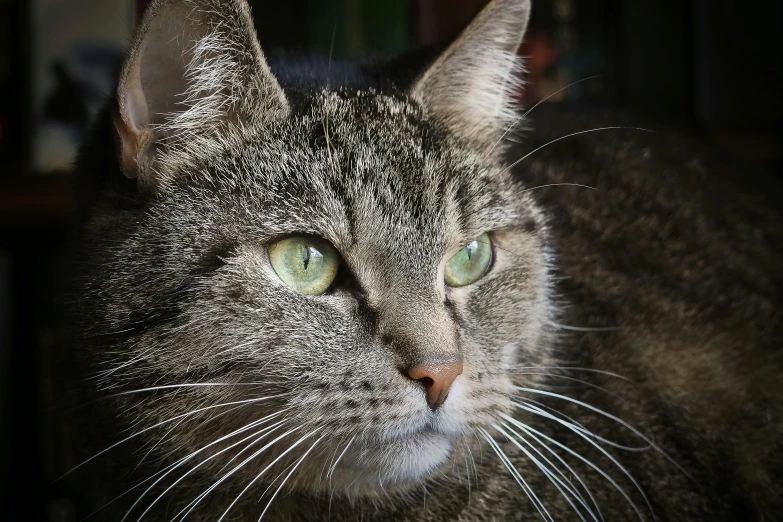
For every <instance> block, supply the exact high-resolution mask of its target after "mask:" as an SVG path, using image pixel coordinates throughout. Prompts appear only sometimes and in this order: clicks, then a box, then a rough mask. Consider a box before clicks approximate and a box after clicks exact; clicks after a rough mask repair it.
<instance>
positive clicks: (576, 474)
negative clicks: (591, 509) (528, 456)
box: [504, 423, 604, 520]
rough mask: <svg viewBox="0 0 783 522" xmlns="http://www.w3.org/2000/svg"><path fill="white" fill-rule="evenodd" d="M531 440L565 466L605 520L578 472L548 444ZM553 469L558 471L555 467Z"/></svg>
mask: <svg viewBox="0 0 783 522" xmlns="http://www.w3.org/2000/svg"><path fill="white" fill-rule="evenodd" d="M504 426H506V427H507V428H508V430H509V431H511V432H512V433H514V434H515V435H517V436H519V437H522V434H520V433H518V432H516V431H515V430H514V429H513V428H512V427H511V426H509V425H508V424H506V423H504ZM528 435H530V434H528ZM531 438H532V440H533V441H535V442H537V443H538V444H539V445H541V447H542V448H543V449H545V450H546V451H547V452H549V454H551V455H552V456H553V457H554V458H555V459H557V461H558V462H560V463H561V464H562V465H563V466H565V468H566V469H567V470H568V471H569V472H570V473H571V474H572V475H573V476H574V477H575V478H576V480H577V481H578V482H579V484H581V485H582V488H583V489H584V490H585V492H586V493H587V495H588V496H589V497H590V500H592V502H593V505H594V506H595V509H596V511H598V516H599V517H600V518H601V520H603V519H604V517H603V514H602V513H601V507H600V506H599V505H598V501H597V500H596V499H595V497H594V496H593V493H592V491H590V488H588V487H587V484H585V483H584V481H583V480H582V477H581V476H580V475H579V473H577V472H576V470H574V469H573V468H572V467H571V466H570V465H569V464H568V463H567V462H566V461H565V460H563V458H562V457H561V456H560V455H558V454H557V452H556V451H554V450H552V448H550V447H549V446H547V445H546V444H544V443H543V442H541V441H540V440H538V439H536V438H535V437H533V436H532V435H531ZM526 443H527V444H528V445H530V446H531V448H533V446H532V443H530V441H526ZM534 449H535V448H534ZM536 452H537V453H539V452H538V451H537V450H536ZM544 458H546V457H544ZM547 462H549V461H548V460H547ZM552 467H553V468H555V469H557V468H556V467H555V466H554V465H553V466H552ZM561 476H563V477H565V476H564V475H563V474H562V473H561ZM569 482H570V481H569Z"/></svg>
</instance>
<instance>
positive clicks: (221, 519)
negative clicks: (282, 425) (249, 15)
mask: <svg viewBox="0 0 783 522" xmlns="http://www.w3.org/2000/svg"><path fill="white" fill-rule="evenodd" d="M320 430H321V428H316V429H314V430H313V431H311V432H310V433H308V434H307V435H305V436H304V437H301V438H300V439H299V440H297V441H296V442H295V443H293V444H292V445H291V446H289V447H288V449H287V450H285V451H284V452H282V453H281V454H280V455H278V456H277V458H275V459H274V460H273V461H272V462H270V463H269V465H267V466H266V467H265V468H264V469H263V470H261V472H260V473H259V474H258V475H256V476H255V478H253V480H251V481H250V482H249V483H248V485H247V486H245V488H244V489H243V490H242V491H240V492H239V495H237V497H236V498H235V499H234V500H233V501H232V502H231V504H229V506H228V507H227V508H226V510H225V511H224V512H223V514H222V515H220V518H218V519H217V522H222V521H223V519H224V518H225V517H226V515H227V514H228V512H229V511H231V508H233V507H234V505H236V503H237V502H239V499H240V498H242V495H244V494H245V492H247V490H248V489H250V487H251V486H252V485H253V484H254V483H255V482H256V481H257V480H258V479H259V478H261V477H262V476H263V475H264V474H265V473H266V472H267V471H268V470H269V469H270V468H271V467H272V466H274V465H275V464H277V462H278V461H279V460H280V459H282V458H283V457H285V456H286V455H287V454H288V453H290V452H291V451H292V450H293V449H294V448H296V447H297V446H298V445H299V444H301V443H302V442H304V441H305V440H307V439H308V438H310V437H311V436H312V435H314V434H316V433H318V432H319V431H320ZM319 440H320V439H319ZM273 442H274V441H273ZM252 458H255V454H254V455H253V456H251V457H250V458H249V459H248V460H250V459H252ZM245 462H247V460H246V461H245ZM243 464H244V463H243ZM186 514H187V513H186ZM183 519H184V517H183Z"/></svg>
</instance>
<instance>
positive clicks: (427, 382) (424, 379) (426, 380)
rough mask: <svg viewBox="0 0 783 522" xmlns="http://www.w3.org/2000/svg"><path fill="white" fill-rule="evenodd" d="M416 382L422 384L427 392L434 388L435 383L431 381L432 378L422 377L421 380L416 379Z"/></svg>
mask: <svg viewBox="0 0 783 522" xmlns="http://www.w3.org/2000/svg"><path fill="white" fill-rule="evenodd" d="M416 381H418V382H420V383H422V384H423V385H424V388H425V389H427V390H429V389H430V388H432V387H433V386H435V381H434V380H433V379H432V377H422V378H421V379H416Z"/></svg>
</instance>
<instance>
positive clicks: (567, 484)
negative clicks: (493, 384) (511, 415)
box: [493, 423, 598, 522]
mask: <svg viewBox="0 0 783 522" xmlns="http://www.w3.org/2000/svg"><path fill="white" fill-rule="evenodd" d="M493 427H494V428H495V429H496V430H498V431H499V432H500V433H501V434H503V435H504V436H505V437H506V438H507V439H508V440H509V442H511V443H512V444H514V445H515V446H516V447H517V448H519V449H520V450H521V451H522V452H523V453H524V454H525V455H526V456H527V457H528V458H529V459H530V460H531V461H533V463H534V464H535V465H536V466H538V467H539V469H540V470H541V471H542V472H544V475H546V477H547V478H548V479H549V481H550V482H552V484H553V485H554V486H555V488H557V490H558V491H559V492H560V494H561V495H563V497H564V498H565V499H566V502H568V504H569V505H570V506H571V507H572V508H573V510H574V511H575V512H576V514H577V515H578V516H579V518H580V519H582V521H583V522H586V521H585V519H584V517H583V516H582V513H581V512H580V511H579V510H578V509H577V507H576V506H575V505H574V504H573V503H572V502H571V499H570V498H569V497H568V495H567V494H566V493H565V492H564V491H563V490H562V489H561V487H560V486H562V487H563V488H565V489H566V490H567V491H568V493H570V494H571V495H573V496H574V498H576V500H577V501H578V502H579V503H580V504H581V505H582V506H583V507H584V508H585V509H586V510H587V512H588V513H589V514H590V516H591V517H592V518H593V520H595V521H596V522H597V521H598V518H597V517H596V516H595V514H594V513H593V510H592V509H590V506H588V504H587V502H586V501H585V499H584V497H583V496H582V494H581V493H579V491H577V490H576V489H575V488H574V487H573V486H572V485H571V481H570V480H568V478H567V477H566V476H565V475H564V474H563V472H562V471H560V470H559V469H558V468H557V466H555V464H554V463H553V462H552V461H551V460H549V459H548V458H547V457H546V456H545V455H544V454H543V453H541V452H540V451H539V450H538V449H537V448H536V447H535V446H533V445H532V444H531V443H530V442H528V441H527V440H526V439H525V437H523V436H522V435H521V434H520V433H517V432H516V431H514V430H513V429H512V428H511V427H510V426H509V425H508V424H506V423H503V427H500V426H498V425H496V424H493ZM504 428H505V429H504ZM506 430H508V432H510V433H511V434H514V435H517V437H518V438H519V441H517V440H516V439H515V438H514V437H512V436H511V434H509V433H508V432H506ZM520 441H521V442H522V443H524V444H526V445H527V446H528V447H529V448H530V449H531V450H532V451H534V452H535V453H536V454H537V455H538V456H539V458H540V459H542V460H544V461H545V462H546V463H547V464H549V466H551V469H549V468H547V467H546V466H545V465H544V464H543V463H541V462H540V461H539V459H537V458H535V457H534V456H533V455H532V454H531V453H530V452H529V451H528V450H527V449H526V448H524V447H522V446H521V445H520V443H519V442H520ZM552 470H554V472H556V473H557V474H558V475H560V477H562V479H561V478H560V477H557V476H555V474H554V473H553V471H552Z"/></svg>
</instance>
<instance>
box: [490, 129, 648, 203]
mask: <svg viewBox="0 0 783 522" xmlns="http://www.w3.org/2000/svg"><path fill="white" fill-rule="evenodd" d="M619 129H625V130H638V131H644V132H653V131H651V130H650V129H642V128H640V127H599V128H597V129H588V130H583V131H579V132H573V133H571V134H566V135H565V136H561V137H559V138H556V139H554V140H552V141H550V142H547V143H545V144H544V145H541V146H540V147H538V148H536V149H533V150H532V151H530V152H528V153H527V154H525V155H524V156H522V157H521V158H519V159H518V160H516V161H515V162H513V163H512V164H511V165H509V166H508V167H506V168H505V169H504V170H503V173H506V172H508V171H509V170H511V169H513V168H514V167H516V166H517V165H519V164H520V163H522V162H523V161H525V160H526V159H527V158H529V157H530V156H532V155H533V154H535V153H536V152H538V151H540V150H541V149H543V148H545V147H548V146H549V145H552V144H553V143H557V142H558V141H561V140H564V139H566V138H571V137H573V136H579V135H580V134H588V133H590V132H599V131H605V130H619ZM543 186H549V185H543ZM587 188H593V187H587ZM528 190H531V189H528ZM593 190H595V189H593ZM523 192H527V191H523Z"/></svg>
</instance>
